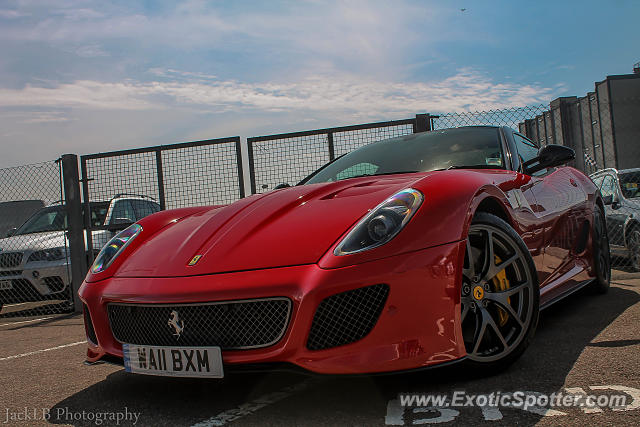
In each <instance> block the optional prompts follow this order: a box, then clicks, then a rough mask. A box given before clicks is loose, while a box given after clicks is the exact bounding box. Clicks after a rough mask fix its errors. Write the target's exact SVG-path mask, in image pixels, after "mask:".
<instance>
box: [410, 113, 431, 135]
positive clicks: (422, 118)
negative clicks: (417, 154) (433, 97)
mask: <svg viewBox="0 0 640 427" xmlns="http://www.w3.org/2000/svg"><path fill="white" fill-rule="evenodd" d="M430 130H431V115H430V114H416V120H415V122H414V123H413V133H418V132H427V131H430Z"/></svg>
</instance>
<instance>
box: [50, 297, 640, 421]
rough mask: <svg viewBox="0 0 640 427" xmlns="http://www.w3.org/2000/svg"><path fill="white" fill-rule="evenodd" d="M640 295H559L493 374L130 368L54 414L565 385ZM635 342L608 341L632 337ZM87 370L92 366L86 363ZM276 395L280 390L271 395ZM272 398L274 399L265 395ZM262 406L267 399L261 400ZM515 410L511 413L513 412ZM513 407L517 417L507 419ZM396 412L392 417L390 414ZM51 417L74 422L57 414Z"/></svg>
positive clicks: (329, 402)
mask: <svg viewBox="0 0 640 427" xmlns="http://www.w3.org/2000/svg"><path fill="white" fill-rule="evenodd" d="M638 300H640V296H639V295H638V293H636V292H634V291H631V290H627V289H623V288H620V287H612V288H611V289H610V291H609V293H608V294H606V295H592V294H591V293H590V292H589V291H588V290H587V289H584V290H582V291H579V292H577V293H575V294H574V295H572V296H570V297H569V298H567V299H565V300H563V301H560V302H558V303H556V304H555V305H553V306H551V307H550V308H548V309H546V310H544V311H543V312H541V315H540V322H539V326H538V330H537V333H536V336H535V338H534V340H533V342H532V344H531V346H530V347H529V349H528V350H527V351H526V352H525V353H524V355H523V356H522V357H521V358H520V359H519V360H518V361H517V362H516V363H514V364H513V365H512V366H511V367H509V368H508V369H507V370H505V371H503V372H501V373H497V374H491V375H490V374H489V373H487V372H483V371H482V370H478V369H473V368H471V367H468V366H464V364H457V365H452V366H449V367H445V368H438V369H430V370H425V371H421V372H412V373H408V374H398V375H388V376H360V377H335V376H324V377H307V376H303V375H295V374H284V373H280V374H278V373H272V374H259V375H257V374H242V375H235V376H230V377H228V378H225V379H224V380H199V379H184V378H177V379H171V378H158V377H147V376H141V375H131V374H127V373H125V372H124V371H122V370H121V371H117V372H115V373H113V374H110V375H109V376H108V377H107V378H106V379H105V380H104V381H101V382H99V383H96V384H94V385H91V386H90V387H88V388H86V389H84V390H82V391H80V392H78V393H76V394H74V395H72V396H69V397H67V398H65V399H63V400H61V401H60V402H59V403H58V404H56V405H55V406H54V407H53V408H51V414H52V415H55V414H56V413H60V412H61V411H62V412H64V411H69V412H71V413H81V412H82V411H85V412H86V411H96V412H118V411H123V410H124V408H125V407H126V408H127V410H128V411H134V412H140V413H141V416H140V421H139V422H138V424H137V425H191V424H193V423H195V422H198V421H202V420H206V419H208V418H210V417H212V416H214V415H216V414H218V413H220V412H223V411H227V410H229V409H233V408H239V409H238V411H239V412H242V411H244V410H247V408H249V412H251V408H255V407H258V408H261V409H259V410H257V412H255V414H254V415H248V416H247V417H246V418H243V419H242V422H241V424H250V425H279V424H301V423H302V424H305V425H308V424H311V425H335V424H351V425H353V424H361V425H371V424H384V423H385V416H387V415H388V410H389V408H391V406H392V403H390V401H392V402H393V401H394V400H395V399H396V398H397V396H398V394H399V393H403V392H420V393H451V392H452V391H455V390H464V391H466V392H467V393H471V394H482V393H491V392H494V391H503V392H514V391H518V390H530V391H537V392H546V393H551V392H554V391H558V390H559V389H561V388H562V386H563V384H564V381H565V378H566V377H567V375H568V374H569V372H570V371H571V369H572V368H573V366H574V364H575V362H576V360H577V359H578V357H579V356H580V354H581V353H582V351H583V350H584V349H585V348H586V347H587V346H590V345H591V346H593V345H605V344H606V343H593V344H592V341H593V339H594V338H595V337H596V336H597V335H598V334H599V333H600V332H601V331H602V330H603V329H604V328H606V327H607V326H609V325H610V324H611V323H612V322H613V321H614V320H615V319H616V318H617V317H618V316H619V315H620V314H621V313H623V312H624V311H625V310H626V309H627V308H629V307H630V306H632V305H634V304H635V303H637V302H638ZM631 344H632V343H628V342H626V343H625V342H616V343H613V342H612V343H610V346H611V347H615V346H616V345H619V346H624V345H631ZM83 369H91V368H90V367H86V368H83ZM300 384H302V385H303V386H306V387H305V388H303V389H302V390H299V391H296V392H294V393H291V394H290V395H287V394H286V393H285V395H286V399H284V398H283V400H282V403H281V404H274V405H264V404H263V403H264V402H265V397H264V396H265V395H266V396H269V395H272V393H274V392H275V393H277V392H281V391H282V390H287V387H291V386H295V385H300ZM271 400H273V399H271ZM266 401H269V399H266ZM263 406H264V407H263ZM402 411H403V413H402V414H397V413H396V414H395V415H394V416H395V418H393V419H392V420H391V421H392V422H395V423H397V422H398V420H401V421H402V422H403V423H404V424H406V425H411V424H412V422H413V421H416V420H418V421H421V422H423V421H424V420H425V418H429V417H438V416H440V415H441V414H440V413H438V411H434V412H433V413H432V414H429V413H428V412H424V411H422V412H419V413H418V412H413V411H412V410H411V409H410V408H409V409H402ZM510 411H513V413H512V414H510V413H509V412H510ZM461 412H462V413H461V414H459V415H458V417H457V419H456V422H462V423H470V424H477V423H480V422H482V420H483V414H482V412H481V409H479V408H472V409H470V410H468V411H467V410H465V411H461ZM503 413H504V419H502V420H501V421H492V425H501V424H502V423H504V424H505V425H506V424H509V425H511V424H513V423H514V420H515V419H516V418H513V417H517V422H518V423H524V424H533V423H535V422H537V421H538V420H540V419H541V417H542V415H540V414H535V413H531V412H523V411H521V410H518V409H513V408H507V409H505V410H503ZM509 416H511V418H509ZM387 421H389V419H387ZM50 422H52V423H65V422H66V423H68V422H69V421H65V419H64V418H63V419H56V418H55V417H52V419H51V420H50ZM73 424H75V425H95V423H94V422H90V421H86V422H84V421H78V420H76V421H74V422H73Z"/></svg>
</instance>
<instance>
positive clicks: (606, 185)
mask: <svg viewBox="0 0 640 427" xmlns="http://www.w3.org/2000/svg"><path fill="white" fill-rule="evenodd" d="M615 184H616V183H615V181H614V180H613V177H612V176H611V175H607V176H606V177H605V178H604V180H603V181H602V187H600V192H601V193H602V197H607V196H612V195H614V194H615V193H616V187H615Z"/></svg>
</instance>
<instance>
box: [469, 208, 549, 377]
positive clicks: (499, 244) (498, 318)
mask: <svg viewBox="0 0 640 427" xmlns="http://www.w3.org/2000/svg"><path fill="white" fill-rule="evenodd" d="M461 292H462V295H461V306H462V308H461V310H462V314H461V327H462V335H463V338H464V344H465V348H466V351H467V358H468V363H469V364H471V365H478V366H482V367H483V368H484V369H486V368H491V369H501V368H504V367H506V366H508V365H509V364H510V363H512V362H514V361H515V360H516V359H517V358H518V357H519V356H520V355H521V354H522V353H523V352H524V350H525V349H526V348H527V346H528V345H529V343H530V342H531V339H532V338H533V335H534V333H535V329H536V326H537V323H538V311H539V299H540V289H539V285H538V276H537V271H536V269H535V266H534V264H533V260H532V259H531V255H530V254H529V250H528V249H527V247H526V245H525V244H524V242H523V241H522V239H521V238H520V236H519V235H518V233H516V232H515V230H513V228H511V227H510V226H509V224H507V223H506V222H505V221H503V220H502V219H500V218H498V217H496V216H494V215H491V214H487V213H484V212H479V213H477V214H476V216H475V217H474V219H473V221H472V223H471V226H470V228H469V235H468V237H467V246H466V255H465V264H464V268H463V275H462V291H461Z"/></svg>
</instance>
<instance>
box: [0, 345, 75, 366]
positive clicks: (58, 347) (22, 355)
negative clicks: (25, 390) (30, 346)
mask: <svg viewBox="0 0 640 427" xmlns="http://www.w3.org/2000/svg"><path fill="white" fill-rule="evenodd" d="M86 343H87V342H86V341H78V342H72V343H71V344H64V345H59V346H57V347H51V348H45V349H42V350H36V351H30V352H28V353H22V354H16V355H13V356H7V357H2V358H0V362H2V361H4V360H11V359H19V358H21V357H26V356H31V355H34V354H39V353H44V352H46V351H51V350H58V349H60V348H65V347H73V346H74V345H80V344H86Z"/></svg>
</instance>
